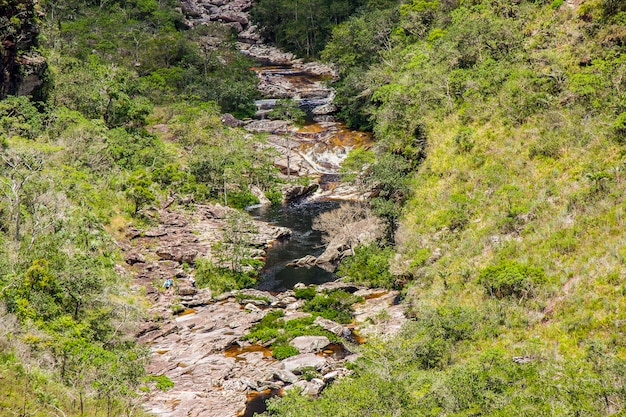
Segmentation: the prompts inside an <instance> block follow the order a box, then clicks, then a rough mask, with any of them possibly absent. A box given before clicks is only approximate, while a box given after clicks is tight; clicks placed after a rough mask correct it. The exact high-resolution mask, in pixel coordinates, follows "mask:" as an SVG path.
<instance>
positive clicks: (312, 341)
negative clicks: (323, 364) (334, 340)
mask: <svg viewBox="0 0 626 417" xmlns="http://www.w3.org/2000/svg"><path fill="white" fill-rule="evenodd" d="M289 344H290V345H291V346H293V347H295V348H297V349H298V350H299V351H300V353H312V352H318V351H320V350H322V349H323V348H324V347H326V346H328V345H329V344H330V340H328V338H327V337H326V336H298V337H296V338H294V339H293V340H292V341H291V342H289Z"/></svg>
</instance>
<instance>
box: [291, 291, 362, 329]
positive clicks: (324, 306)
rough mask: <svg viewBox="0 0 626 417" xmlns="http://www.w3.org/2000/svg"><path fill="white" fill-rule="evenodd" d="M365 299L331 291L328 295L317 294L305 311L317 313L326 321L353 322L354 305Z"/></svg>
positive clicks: (308, 302)
mask: <svg viewBox="0 0 626 417" xmlns="http://www.w3.org/2000/svg"><path fill="white" fill-rule="evenodd" d="M362 300H363V297H357V296H354V295H352V294H350V293H347V292H345V291H342V290H335V291H329V292H327V293H326V294H317V295H316V296H315V297H313V298H312V299H311V300H308V301H307V302H306V303H305V304H304V306H303V310H304V311H308V312H310V313H317V314H319V315H320V316H322V317H324V318H325V319H329V320H333V321H336V322H338V323H349V322H350V321H352V311H353V309H352V304H354V303H357V302H359V301H362Z"/></svg>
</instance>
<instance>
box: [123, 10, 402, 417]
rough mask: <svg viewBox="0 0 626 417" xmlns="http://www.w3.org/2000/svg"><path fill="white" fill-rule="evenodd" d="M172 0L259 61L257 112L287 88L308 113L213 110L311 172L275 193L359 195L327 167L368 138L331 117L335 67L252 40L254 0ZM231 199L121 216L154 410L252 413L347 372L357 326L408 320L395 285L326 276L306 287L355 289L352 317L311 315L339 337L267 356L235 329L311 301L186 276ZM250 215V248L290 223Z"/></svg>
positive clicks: (148, 403)
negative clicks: (144, 221) (240, 115)
mask: <svg viewBox="0 0 626 417" xmlns="http://www.w3.org/2000/svg"><path fill="white" fill-rule="evenodd" d="M181 6H182V10H183V12H184V13H185V14H186V16H187V24H188V25H189V26H194V25H198V24H203V23H207V22H220V23H222V24H225V25H227V26H230V27H232V28H234V29H235V30H236V31H237V33H238V34H239V41H240V43H239V44H238V45H239V49H240V50H241V51H242V52H243V53H245V54H247V55H249V56H251V57H253V58H254V59H255V60H257V61H258V62H259V63H261V64H260V66H259V67H257V68H255V69H254V70H255V71H256V72H257V75H258V77H259V90H260V91H261V92H262V93H263V94H264V95H265V97H266V98H265V99H264V100H260V101H259V102H257V106H258V109H259V111H258V114H257V115H258V117H260V118H263V117H264V116H265V115H266V114H267V112H268V111H269V110H270V109H271V108H272V106H273V105H275V104H276V102H277V100H278V99H283V98H288V99H292V100H294V101H295V102H297V103H298V104H299V105H300V106H301V107H302V108H304V109H305V110H307V111H308V113H309V115H311V116H313V117H314V118H315V119H316V121H315V122H314V123H309V124H307V125H306V126H304V127H296V126H294V125H293V124H291V123H289V122H285V121H280V120H265V119H262V120H254V121H239V120H236V119H235V118H233V117H232V116H230V115H224V117H223V122H224V123H226V124H228V125H231V126H243V127H244V128H245V129H246V130H247V131H248V132H250V133H267V134H268V140H267V145H266V146H268V147H272V148H274V149H275V150H276V151H277V152H276V153H277V157H276V159H275V161H274V162H275V165H276V166H277V167H278V168H280V170H281V172H282V174H283V175H284V176H285V177H286V179H289V178H290V177H299V176H307V177H309V178H317V180H318V181H317V182H314V183H312V184H310V185H299V184H294V183H293V182H291V181H288V183H289V184H288V185H286V186H285V188H284V189H283V190H282V191H283V195H284V197H285V202H290V201H292V200H295V199H300V198H303V197H305V196H310V195H312V194H315V195H316V196H317V197H323V196H332V197H333V198H345V199H351V198H355V197H357V194H356V193H355V190H353V189H350V188H349V187H348V188H345V187H342V186H340V185H337V184H338V183H336V182H335V181H336V179H335V178H336V176H337V173H338V172H339V168H340V165H341V162H342V161H343V159H344V158H345V157H346V156H347V153H348V151H349V150H350V149H352V148H354V147H365V148H367V147H369V146H371V144H372V141H371V136H370V135H369V134H367V133H363V132H354V131H350V130H348V129H346V128H345V126H344V125H342V124H341V123H338V122H336V121H334V119H333V118H332V116H331V115H332V113H333V112H334V111H335V110H336V109H335V107H334V105H333V104H332V100H333V98H334V90H333V89H332V88H331V87H328V85H327V81H328V80H331V79H333V78H334V77H336V76H337V74H336V72H335V71H334V70H333V68H332V67H330V66H327V65H324V64H320V63H315V62H313V63H305V62H304V61H302V60H300V59H296V57H295V56H293V54H290V53H285V52H283V51H280V50H278V49H276V48H274V47H271V46H267V45H264V44H262V42H261V39H260V37H259V36H258V34H257V32H256V28H255V27H254V26H253V25H251V23H250V19H249V15H248V10H249V9H250V7H251V6H252V0H182V1H181ZM172 207H176V206H175V205H173V206H172ZM230 210H231V209H229V208H226V207H222V206H219V205H195V204H191V205H188V206H187V207H186V208H184V209H183V208H165V209H162V210H160V211H157V212H154V213H152V214H151V215H152V218H153V220H154V222H155V226H154V227H151V228H148V229H145V230H143V229H142V230H140V229H135V228H129V229H128V231H127V234H126V238H125V239H123V240H121V241H120V242H118V244H119V246H120V247H121V248H122V250H123V251H124V253H125V261H126V265H125V268H126V273H129V274H132V276H133V277H134V281H133V285H134V287H133V288H134V290H135V291H142V292H145V294H146V297H147V299H148V301H149V302H150V307H149V308H148V311H147V318H146V321H145V322H144V324H143V326H141V328H140V329H138V331H137V334H136V337H137V339H138V340H139V341H141V342H143V343H145V344H146V345H147V346H148V347H149V348H150V352H151V353H150V362H149V365H148V372H149V373H150V374H152V375H156V376H158V375H165V376H167V377H168V378H169V379H170V380H171V381H172V382H173V383H174V386H173V388H171V389H168V390H166V391H161V390H158V389H153V390H151V392H150V393H149V394H145V397H144V407H145V409H146V410H148V411H150V412H152V413H154V414H155V415H158V416H167V417H178V416H180V417H183V416H185V417H188V416H192V417H193V416H209V417H211V416H215V417H218V416H219V417H231V416H232V417H235V416H239V417H241V416H244V415H251V413H252V411H253V408H252V405H253V404H256V405H255V407H256V406H257V405H258V403H259V401H257V400H258V399H261V398H265V397H267V396H269V395H280V394H281V393H284V392H285V391H286V390H289V389H294V388H297V389H299V390H300V392H301V393H302V395H312V396H315V395H318V394H319V393H320V392H321V391H322V390H323V389H324V387H325V386H327V385H328V384H329V383H331V382H332V381H334V380H336V379H338V378H341V377H344V376H346V375H348V374H349V373H350V372H349V371H348V369H347V367H346V363H347V362H348V361H351V360H354V359H355V358H356V357H357V356H358V350H359V348H358V343H361V342H362V341H363V340H364V339H363V337H366V338H367V337H371V336H376V337H381V336H382V337H386V336H388V335H392V334H394V333H395V332H397V331H398V330H399V329H400V327H401V325H402V323H403V322H404V321H405V320H406V318H405V312H404V307H403V306H402V305H401V304H399V303H398V298H399V294H398V293H397V292H395V291H391V292H389V291H384V290H380V289H369V288H363V287H356V286H354V285H351V284H346V283H343V282H340V281H333V282H328V283H326V284H323V285H319V286H317V287H315V288H316V291H325V290H330V289H343V290H345V291H347V292H350V293H353V294H355V295H357V296H359V297H362V298H361V299H363V300H364V301H363V302H360V303H358V304H355V305H354V306H353V309H354V316H353V318H354V320H353V321H352V323H350V324H349V325H342V324H339V323H336V322H333V321H331V320H327V319H323V318H321V317H316V318H315V321H314V324H316V325H318V326H320V327H321V328H322V329H325V330H326V331H329V332H331V333H333V334H334V335H335V336H336V338H337V339H338V340H340V343H331V341H330V340H329V339H328V338H327V337H326V336H321V335H320V336H300V337H296V338H295V339H293V340H291V341H290V342H289V343H290V345H291V346H292V347H293V348H296V349H297V350H298V352H299V353H298V354H297V355H296V356H292V357H289V358H287V359H284V360H277V359H275V358H274V357H273V356H272V354H273V352H272V351H271V349H270V348H269V347H268V346H269V344H266V345H261V344H251V343H249V342H247V341H245V340H244V335H246V334H247V333H248V332H249V330H250V329H251V327H252V326H254V325H255V324H256V323H258V322H259V321H260V320H261V319H262V318H263V317H265V315H267V314H268V313H270V312H273V311H276V310H280V311H282V314H284V318H283V319H284V320H285V321H290V320H294V319H298V318H303V317H307V316H310V313H307V312H304V311H302V307H303V304H304V301H303V300H299V299H296V298H295V293H294V291H293V290H287V291H283V292H280V293H276V292H272V293H270V292H266V291H260V290H255V289H249V290H242V291H238V292H230V293H226V294H219V295H217V294H212V293H211V292H210V291H209V290H208V289H197V288H195V287H194V286H192V284H191V282H192V280H191V278H193V276H194V263H195V261H196V260H197V259H198V258H207V259H210V260H213V261H216V260H217V259H219V258H220V256H219V255H220V254H219V253H216V252H215V251H216V249H215V246H214V244H215V243H217V242H219V241H220V240H222V237H223V235H224V230H225V228H226V218H227V217H228V213H229V211H230ZM255 225H256V229H257V230H258V232H257V233H255V234H254V235H253V236H250V239H248V241H249V242H250V250H251V251H252V252H253V254H254V256H256V257H257V258H259V259H263V258H264V256H265V253H266V250H267V249H268V248H269V247H271V245H272V244H274V243H275V242H278V241H280V240H286V239H289V238H290V236H291V230H290V229H287V228H284V227H278V226H273V225H270V224H267V223H264V222H262V221H255ZM172 277H173V278H174V288H171V289H169V290H165V289H164V288H163V287H162V283H163V281H164V280H165V279H168V278H172ZM302 286H303V285H300V287H302ZM311 320H312V319H311ZM355 335H362V336H358V337H357V336H355ZM308 370H315V371H316V374H315V375H316V377H314V378H311V376H310V375H308V374H307V372H309V371H308ZM303 373H304V374H307V375H303Z"/></svg>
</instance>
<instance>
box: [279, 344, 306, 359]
mask: <svg viewBox="0 0 626 417" xmlns="http://www.w3.org/2000/svg"><path fill="white" fill-rule="evenodd" d="M298 353H300V351H299V350H298V348H295V347H293V346H290V345H278V346H272V355H273V356H274V357H275V358H276V359H278V360H279V361H280V360H283V359H286V358H288V357H290V356H296V355H297V354H298Z"/></svg>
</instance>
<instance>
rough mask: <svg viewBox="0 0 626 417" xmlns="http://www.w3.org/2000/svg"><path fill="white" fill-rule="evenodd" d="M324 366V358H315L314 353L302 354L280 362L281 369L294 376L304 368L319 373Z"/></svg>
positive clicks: (325, 362)
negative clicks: (313, 369)
mask: <svg viewBox="0 0 626 417" xmlns="http://www.w3.org/2000/svg"><path fill="white" fill-rule="evenodd" d="M326 364H327V361H326V358H324V357H323V356H317V355H315V354H314V353H303V354H300V355H296V356H292V357H290V358H287V359H285V360H283V361H282V366H283V369H285V370H287V371H289V372H293V373H296V374H297V373H300V372H301V371H302V370H303V369H306V368H315V369H317V370H318V371H319V370H320V369H322V368H324V367H325V366H326Z"/></svg>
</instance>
